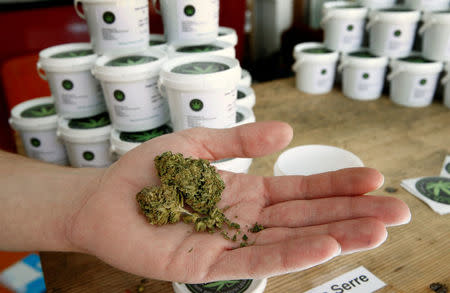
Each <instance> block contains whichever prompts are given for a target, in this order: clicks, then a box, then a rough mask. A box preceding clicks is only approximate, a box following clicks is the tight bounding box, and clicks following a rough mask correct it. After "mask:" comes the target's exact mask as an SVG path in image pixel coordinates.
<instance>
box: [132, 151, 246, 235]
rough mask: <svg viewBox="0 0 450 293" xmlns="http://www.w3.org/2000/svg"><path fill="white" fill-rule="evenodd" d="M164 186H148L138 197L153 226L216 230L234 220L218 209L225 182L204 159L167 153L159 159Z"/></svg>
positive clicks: (230, 224) (159, 170) (158, 157)
mask: <svg viewBox="0 0 450 293" xmlns="http://www.w3.org/2000/svg"><path fill="white" fill-rule="evenodd" d="M155 168H156V170H157V172H158V175H159V177H160V179H161V183H162V185H161V186H152V187H145V188H144V189H142V190H141V191H140V192H139V193H138V194H137V195H136V199H137V201H138V203H139V206H140V207H141V209H142V211H143V213H144V214H145V216H146V217H147V220H148V221H149V222H150V223H151V224H153V225H164V224H174V223H177V222H179V221H180V220H183V222H185V223H193V224H194V227H195V230H196V231H200V232H202V231H208V232H211V233H213V232H215V231H216V230H220V229H222V226H223V224H227V225H228V226H229V227H230V228H233V227H236V226H237V227H239V225H238V224H236V223H231V221H230V220H228V219H227V218H226V217H225V215H224V214H223V212H222V211H221V210H220V209H219V208H217V203H218V202H219V201H220V199H221V194H222V191H223V190H224V189H225V184H224V182H223V180H222V178H220V175H219V174H218V173H217V172H216V169H215V168H214V167H213V166H211V165H210V163H209V161H207V160H203V159H192V158H184V157H183V155H182V154H173V153H171V152H165V153H163V154H161V155H160V156H157V157H156V158H155Z"/></svg>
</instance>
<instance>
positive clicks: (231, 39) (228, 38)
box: [217, 26, 238, 47]
mask: <svg viewBox="0 0 450 293" xmlns="http://www.w3.org/2000/svg"><path fill="white" fill-rule="evenodd" d="M217 40H219V41H222V42H227V43H230V44H232V45H233V47H234V46H236V45H237V43H238V36H237V34H236V30H235V29H234V28H231V27H225V26H220V27H219V36H218V37H217Z"/></svg>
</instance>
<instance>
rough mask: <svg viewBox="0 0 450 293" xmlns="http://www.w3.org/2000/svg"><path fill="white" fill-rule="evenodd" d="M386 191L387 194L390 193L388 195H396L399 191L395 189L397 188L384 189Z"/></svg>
mask: <svg viewBox="0 0 450 293" xmlns="http://www.w3.org/2000/svg"><path fill="white" fill-rule="evenodd" d="M384 191H386V192H388V193H395V192H397V191H398V188H395V187H386V188H385V189H384Z"/></svg>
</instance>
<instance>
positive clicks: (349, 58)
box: [341, 49, 389, 67]
mask: <svg viewBox="0 0 450 293" xmlns="http://www.w3.org/2000/svg"><path fill="white" fill-rule="evenodd" d="M341 59H342V63H341V64H345V63H347V64H348V65H353V66H365V67H384V66H386V65H387V64H388V63H389V59H388V58H387V57H385V56H376V55H373V54H372V53H370V52H369V50H367V49H363V50H360V51H357V52H351V53H346V54H344V55H342V57H341Z"/></svg>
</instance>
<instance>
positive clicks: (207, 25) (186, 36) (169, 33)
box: [153, 0, 219, 46]
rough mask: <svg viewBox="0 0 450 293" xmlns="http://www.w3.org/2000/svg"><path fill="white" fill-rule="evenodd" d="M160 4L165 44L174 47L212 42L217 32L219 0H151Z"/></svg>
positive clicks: (154, 3)
mask: <svg viewBox="0 0 450 293" xmlns="http://www.w3.org/2000/svg"><path fill="white" fill-rule="evenodd" d="M157 2H159V3H160V7H161V14H162V19H163V25H164V34H165V36H166V38H167V42H168V43H169V44H170V45H175V46H188V45H201V44H208V43H211V42H213V41H214V40H215V39H216V38H217V35H218V31H219V0H206V1H205V0H177V1H173V0H159V1H157V0H153V5H154V7H157V5H156V3H157Z"/></svg>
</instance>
